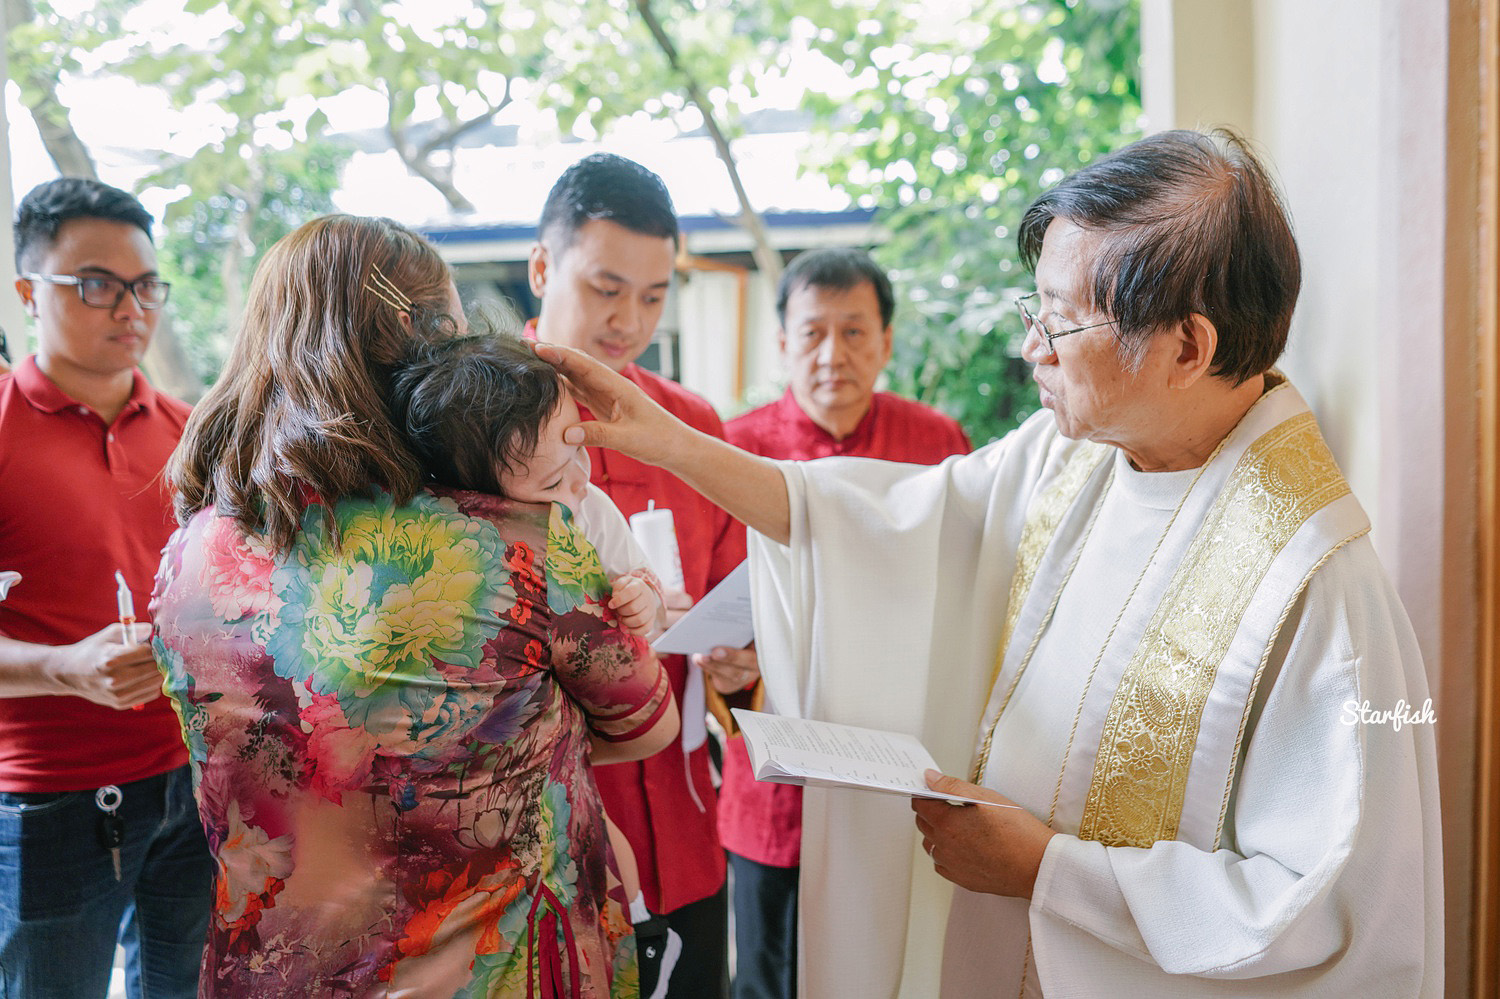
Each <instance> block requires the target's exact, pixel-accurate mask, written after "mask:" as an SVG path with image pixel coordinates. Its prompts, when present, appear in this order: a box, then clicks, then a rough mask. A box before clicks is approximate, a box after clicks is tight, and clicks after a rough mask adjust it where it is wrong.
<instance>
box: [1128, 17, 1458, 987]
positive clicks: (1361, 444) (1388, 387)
mask: <svg viewBox="0 0 1500 999" xmlns="http://www.w3.org/2000/svg"><path fill="white" fill-rule="evenodd" d="M1470 7H1472V4H1468V3H1466V2H1464V0H1454V2H1453V3H1451V4H1450V3H1446V2H1440V0H1318V2H1317V3H1308V2H1306V0H1212V2H1210V0H1142V8H1143V9H1142V13H1143V25H1142V32H1143V42H1144V50H1145V53H1144V62H1145V65H1144V71H1143V80H1144V85H1145V100H1146V112H1147V116H1148V121H1149V125H1148V127H1149V128H1151V129H1153V130H1154V129H1159V128H1172V127H1194V126H1199V125H1210V124H1217V123H1221V122H1223V123H1230V124H1233V125H1235V126H1236V127H1237V128H1240V129H1241V130H1242V131H1244V132H1245V133H1247V134H1248V136H1249V137H1250V138H1251V139H1252V140H1253V141H1255V142H1256V143H1257V144H1258V145H1259V147H1260V148H1261V149H1263V150H1264V151H1265V152H1266V154H1267V155H1268V158H1269V159H1270V160H1271V162H1272V165H1273V167H1274V169H1275V172H1276V173H1277V175H1278V176H1279V178H1280V180H1281V182H1282V185H1283V187H1284V190H1285V192H1286V196H1287V200H1288V203H1289V207H1290V209H1291V213H1292V217H1293V221H1294V224H1295V227H1296V230H1297V237H1298V242H1299V245H1300V246H1301V248H1302V252H1303V266H1304V273H1303V293H1302V297H1301V299H1300V301H1299V304H1298V308H1297V313H1296V316H1295V318H1294V321H1293V327H1292V338H1291V343H1290V345H1289V347H1288V350H1287V354H1286V356H1285V358H1284V363H1283V367H1284V368H1285V370H1286V371H1287V372H1288V373H1289V374H1290V375H1291V377H1292V378H1293V380H1294V381H1295V382H1296V383H1297V384H1298V386H1299V387H1300V388H1301V390H1302V392H1303V394H1304V395H1305V396H1306V397H1307V399H1308V402H1309V403H1310V404H1311V405H1312V407H1313V409H1314V411H1315V412H1316V413H1317V415H1318V417H1319V420H1320V422H1321V423H1322V425H1323V428H1324V430H1325V433H1326V434H1327V436H1328V439H1329V443H1330V445H1331V446H1332V448H1333V450H1334V453H1335V455H1336V456H1337V458H1338V460H1339V462H1340V464H1341V465H1342V466H1343V468H1344V471H1345V473H1346V475H1347V476H1348V478H1349V480H1350V482H1351V484H1352V485H1353V487H1354V489H1355V492H1356V493H1357V494H1358V496H1359V497H1360V499H1361V501H1362V502H1363V503H1364V505H1365V507H1366V509H1367V510H1368V511H1369V512H1370V515H1371V519H1372V521H1373V523H1374V534H1373V536H1374V540H1375V544H1376V547H1377V549H1378V550H1379V551H1380V553H1381V557H1382V559H1383V560H1384V562H1385V564H1386V567H1387V569H1388V570H1389V571H1390V573H1391V575H1392V577H1393V578H1394V579H1395V581H1396V585H1397V588H1398V589H1399V590H1400V592H1401V595H1402V599H1403V601H1404V602H1405V604H1406V607H1407V610H1408V613H1409V614H1410V616H1411V618H1412V622H1413V625H1414V626H1415V628H1416V631H1417V635H1418V639H1419V641H1420V642H1421V645H1422V649H1423V654H1424V656H1425V658H1426V662H1427V666H1428V673H1429V677H1430V678H1431V682H1432V686H1433V694H1434V705H1435V709H1436V713H1437V717H1438V725H1437V730H1436V731H1437V737H1438V751H1439V755H1440V769H1441V776H1442V791H1443V799H1444V800H1443V808H1444V834H1445V840H1444V854H1445V868H1446V884H1447V893H1448V899H1447V913H1446V916H1447V927H1448V962H1447V978H1448V995H1450V996H1462V995H1468V994H1469V990H1468V974H1469V972H1468V969H1469V946H1470V932H1469V923H1470V899H1469V894H1470V884H1471V879H1472V872H1473V866H1472V860H1471V856H1470V854H1471V851H1472V846H1473V834H1472V822H1473V800H1472V798H1473V776H1474V755H1473V748H1472V747H1473V742H1474V731H1475V730H1474V703H1475V697H1474V694H1475V677H1476V664H1475V636H1474V629H1473V621H1474V619H1475V612H1476V605H1475V597H1474V592H1473V580H1474V573H1475V563H1474V552H1473V540H1472V539H1473V533H1474V526H1475V518H1474V513H1473V507H1474V498H1475V495H1476V489H1475V483H1474V455H1475V453H1476V436H1475V435H1476V414H1475V406H1474V391H1475V380H1474V377H1475V376H1474V371H1475V366H1476V365H1475V346H1476V344H1475V340H1476V338H1475V336H1474V333H1473V329H1474V325H1473V322H1472V315H1469V316H1468V317H1467V318H1466V315H1465V309H1466V308H1467V306H1466V305H1465V304H1463V299H1464V296H1465V294H1466V293H1471V292H1472V287H1473V280H1474V278H1473V275H1472V273H1469V269H1470V265H1471V263H1472V256H1471V255H1469V251H1468V250H1467V249H1466V246H1467V245H1468V243H1469V242H1472V241H1471V240H1469V239H1468V235H1469V234H1468V233H1467V232H1466V231H1465V227H1466V226H1468V227H1470V228H1472V222H1471V218H1472V216H1471V215H1470V214H1467V213H1466V203H1467V202H1468V200H1470V199H1471V198H1472V196H1473V192H1472V191H1471V190H1470V187H1471V186H1472V182H1473V180H1474V176H1473V170H1472V164H1471V162H1470V161H1471V160H1472V159H1473V156H1474V154H1473V151H1472V149H1473V147H1474V146H1477V141H1476V138H1475V134H1474V132H1473V131H1472V129H1471V126H1470V125H1469V123H1468V119H1467V117H1466V116H1469V115H1470V109H1469V107H1468V101H1469V99H1470V98H1469V97H1467V96H1465V86H1468V87H1469V88H1470V89H1472V87H1473V85H1474V84H1473V80H1472V79H1470V78H1471V77H1477V65H1476V62H1477V61H1476V60H1473V59H1471V53H1469V52H1468V51H1467V49H1468V48H1472V45H1471V44H1468V45H1466V39H1468V37H1469V36H1468V34H1466V33H1468V32H1472V25H1471V24H1468V23H1467V22H1466V20H1465V18H1466V16H1467V13H1466V12H1467V11H1468V9H1469V8H1470ZM1450 24H1451V25H1454V27H1453V28H1452V29H1451V30H1450ZM1450 34H1451V36H1452V37H1451V38H1450ZM1450 48H1451V49H1453V51H1454V53H1456V54H1451V53H1450ZM1220 67H1228V69H1221V68H1220ZM1466 80H1467V81H1468V83H1467V84H1466V83H1465V81H1466ZM1450 219H1451V220H1456V221H1452V222H1450Z"/></svg>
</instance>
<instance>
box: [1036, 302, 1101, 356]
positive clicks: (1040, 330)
mask: <svg viewBox="0 0 1500 999" xmlns="http://www.w3.org/2000/svg"><path fill="white" fill-rule="evenodd" d="M1041 300H1042V296H1041V294H1040V293H1038V292H1035V291H1034V292H1032V293H1031V294H1030V295H1021V296H1020V297H1018V298H1017V299H1016V308H1017V309H1020V310H1021V323H1022V325H1024V326H1025V327H1026V332H1027V333H1028V334H1030V333H1035V334H1036V335H1037V336H1039V337H1041V338H1042V339H1043V340H1045V341H1046V342H1047V353H1049V354H1056V353H1057V347H1056V346H1055V345H1054V344H1053V341H1054V340H1056V339H1058V338H1059V337H1065V336H1071V335H1072V334H1074V333H1082V332H1083V331H1084V330H1096V329H1098V328H1099V327H1101V326H1113V325H1114V324H1115V320H1113V319H1110V320H1108V321H1106V322H1102V323H1094V324H1093V325H1091V326H1075V327H1073V328H1072V329H1070V330H1061V331H1059V332H1057V333H1053V332H1052V331H1051V330H1049V329H1048V328H1047V327H1046V325H1045V324H1044V323H1043V322H1042V321H1041V320H1040V319H1038V318H1037V317H1036V316H1035V315H1033V314H1032V312H1031V310H1030V309H1029V308H1027V307H1026V303H1027V302H1031V303H1033V304H1035V303H1038V302H1040V301H1041Z"/></svg>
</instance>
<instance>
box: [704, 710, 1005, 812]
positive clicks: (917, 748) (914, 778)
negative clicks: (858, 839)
mask: <svg viewBox="0 0 1500 999" xmlns="http://www.w3.org/2000/svg"><path fill="white" fill-rule="evenodd" d="M733 714H734V719H735V721H737V722H738V723H739V725H740V731H741V732H743V733H744V736H745V748H746V749H747V750H748V751H749V754H750V768H751V770H753V771H754V773H755V778H756V780H764V781H773V782H775V783H778V784H802V785H810V786H819V787H847V788H858V789H863V790H867V791H880V792H883V793H885V794H901V795H906V796H907V797H916V798H938V799H941V800H944V801H952V802H956V803H961V804H977V805H992V806H994V807H996V808H1015V807H1017V806H1015V805H1002V804H1000V803H999V802H994V801H985V800H983V799H981V798H971V797H968V796H966V795H956V794H944V793H942V792H941V791H934V790H932V789H931V788H929V787H928V786H927V780H926V778H925V777H924V776H923V772H924V771H926V770H936V769H938V765H937V763H936V762H934V761H933V759H932V754H931V753H929V752H928V751H927V747H925V746H923V745H922V743H921V742H919V741H918V740H917V738H916V737H915V736H911V735H906V734H904V733H901V732H882V731H879V730H877V729H870V728H857V727H855V726H853V725H836V724H834V723H832V722H820V721H809V720H807V719H805V718H787V717H783V716H781V715H771V714H764V713H762V712H759V711H746V710H744V709H742V708H734V709H733Z"/></svg>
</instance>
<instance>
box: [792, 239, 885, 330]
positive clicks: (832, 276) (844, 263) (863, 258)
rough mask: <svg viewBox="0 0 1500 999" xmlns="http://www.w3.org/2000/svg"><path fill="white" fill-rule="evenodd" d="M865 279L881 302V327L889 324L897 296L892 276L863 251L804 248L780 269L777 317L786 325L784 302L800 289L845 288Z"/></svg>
mask: <svg viewBox="0 0 1500 999" xmlns="http://www.w3.org/2000/svg"><path fill="white" fill-rule="evenodd" d="M866 281H868V282H870V284H872V285H874V286H875V297H876V298H877V299H878V300H879V301H880V328H881V329H885V328H886V327H887V326H889V325H890V324H891V316H893V315H894V314H895V312H896V297H895V295H893V294H892V293H891V279H890V278H888V277H886V274H885V271H884V270H882V269H881V267H880V265H879V264H877V263H876V262H875V261H874V260H871V259H870V255H869V254H868V253H866V252H865V251H864V250H855V249H847V248H843V247H827V248H825V249H820V250H805V251H803V252H802V253H799V254H797V256H795V257H793V258H792V262H791V263H789V264H787V265H786V270H784V271H782V272H781V281H780V283H779V284H778V285H777V286H776V317H777V319H779V320H780V321H781V325H782V326H783V327H785V326H786V302H787V299H789V298H791V297H792V292H794V291H796V290H797V289H799V288H831V289H834V290H836V291H848V290H849V289H851V288H855V287H858V286H859V285H862V284H864V283H865V282H866Z"/></svg>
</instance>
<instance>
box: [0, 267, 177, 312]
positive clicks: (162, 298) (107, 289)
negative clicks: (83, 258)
mask: <svg viewBox="0 0 1500 999" xmlns="http://www.w3.org/2000/svg"><path fill="white" fill-rule="evenodd" d="M21 276H22V277H23V278H25V279H26V280H28V281H45V282H47V283H48V284H66V285H72V286H73V287H75V288H77V289H78V297H80V298H82V299H83V304H84V305H88V306H92V307H93V308H96V309H113V308H115V307H116V306H118V305H119V304H120V302H121V301H123V300H124V298H125V293H126V292H127V291H128V292H130V294H132V295H134V296H135V300H136V302H137V303H138V304H139V305H140V307H141V308H143V309H159V308H161V307H162V306H163V305H166V304H167V294H168V293H169V292H170V291H171V290H172V286H171V284H169V283H168V282H166V281H162V280H160V279H159V278H155V277H151V276H149V275H148V276H146V277H138V278H136V279H135V280H134V281H126V280H125V279H124V278H117V277H105V276H104V275H99V274H89V275H86V276H84V277H79V276H78V275H76V274H22V275H21Z"/></svg>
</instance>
